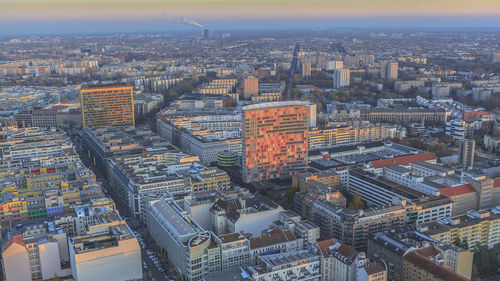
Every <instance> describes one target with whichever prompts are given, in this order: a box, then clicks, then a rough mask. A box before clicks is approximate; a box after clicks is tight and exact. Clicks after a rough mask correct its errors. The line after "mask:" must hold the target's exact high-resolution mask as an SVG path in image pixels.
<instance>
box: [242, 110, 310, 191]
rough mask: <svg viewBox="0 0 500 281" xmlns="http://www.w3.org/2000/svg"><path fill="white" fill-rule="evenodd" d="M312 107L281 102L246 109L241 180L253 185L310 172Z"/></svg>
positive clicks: (244, 111)
mask: <svg viewBox="0 0 500 281" xmlns="http://www.w3.org/2000/svg"><path fill="white" fill-rule="evenodd" d="M308 129H309V103H307V102H301V101H280V102H269V103H261V104H253V105H248V106H244V107H243V129H242V146H243V149H242V176H243V180H244V181H245V182H247V183H248V182H254V181H260V180H268V179H274V178H279V177H282V176H290V175H293V174H295V173H297V172H301V171H304V170H305V169H306V168H307V157H308V140H307V132H308Z"/></svg>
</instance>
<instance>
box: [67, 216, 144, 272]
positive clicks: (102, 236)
mask: <svg viewBox="0 0 500 281" xmlns="http://www.w3.org/2000/svg"><path fill="white" fill-rule="evenodd" d="M69 253H70V260H71V269H72V272H73V273H72V274H73V278H75V280H76V281H95V280H109V281H122V280H142V277H143V276H142V259H141V248H140V246H139V243H138V242H137V238H136V237H135V236H134V234H133V232H132V231H131V230H130V228H129V227H128V225H127V224H126V222H125V221H113V222H109V223H104V224H100V225H94V226H90V227H89V231H88V232H87V234H86V235H82V236H76V237H73V238H71V239H69Z"/></svg>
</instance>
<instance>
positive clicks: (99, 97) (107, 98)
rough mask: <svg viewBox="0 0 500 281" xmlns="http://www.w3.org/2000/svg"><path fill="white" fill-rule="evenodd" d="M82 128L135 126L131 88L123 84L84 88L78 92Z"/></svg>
mask: <svg viewBox="0 0 500 281" xmlns="http://www.w3.org/2000/svg"><path fill="white" fill-rule="evenodd" d="M80 106H81V110H82V122H83V124H82V125H83V127H102V126H116V127H122V126H135V120H134V97H133V93H132V87H131V86H128V85H125V84H103V85H92V86H84V87H82V89H81V90H80Z"/></svg>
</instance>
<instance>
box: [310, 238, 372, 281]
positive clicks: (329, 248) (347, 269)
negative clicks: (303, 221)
mask: <svg viewBox="0 0 500 281" xmlns="http://www.w3.org/2000/svg"><path fill="white" fill-rule="evenodd" d="M315 246H316V247H317V248H318V249H319V251H320V253H321V280H322V281H329V280H336V281H355V280H356V269H357V266H358V264H364V263H366V257H365V253H364V252H358V251H356V250H354V249H353V248H351V247H349V246H348V245H346V244H344V243H343V242H341V241H339V240H337V239H327V240H323V241H319V242H318V243H316V245H315Z"/></svg>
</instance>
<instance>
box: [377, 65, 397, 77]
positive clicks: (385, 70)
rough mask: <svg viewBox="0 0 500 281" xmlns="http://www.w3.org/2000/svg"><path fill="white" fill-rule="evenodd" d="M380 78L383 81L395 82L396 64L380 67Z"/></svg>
mask: <svg viewBox="0 0 500 281" xmlns="http://www.w3.org/2000/svg"><path fill="white" fill-rule="evenodd" d="M380 76H381V77H382V79H385V80H397V79H398V63H397V62H388V63H386V64H384V65H383V66H382V69H381V70H380Z"/></svg>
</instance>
